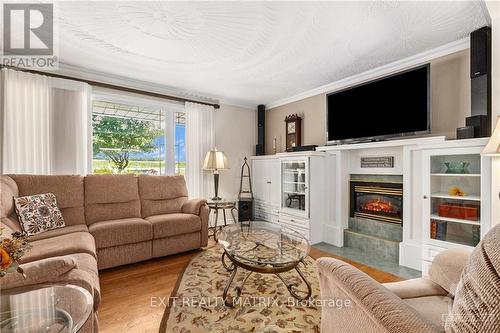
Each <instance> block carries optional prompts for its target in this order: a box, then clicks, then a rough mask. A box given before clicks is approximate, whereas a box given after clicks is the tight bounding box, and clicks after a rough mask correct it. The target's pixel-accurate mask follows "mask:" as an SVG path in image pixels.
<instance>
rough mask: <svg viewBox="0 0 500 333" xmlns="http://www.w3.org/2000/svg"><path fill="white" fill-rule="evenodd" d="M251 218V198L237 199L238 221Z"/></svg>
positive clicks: (250, 219)
mask: <svg viewBox="0 0 500 333" xmlns="http://www.w3.org/2000/svg"><path fill="white" fill-rule="evenodd" d="M252 220H253V200H252V199H248V200H245V199H240V201H238V222H242V221H252Z"/></svg>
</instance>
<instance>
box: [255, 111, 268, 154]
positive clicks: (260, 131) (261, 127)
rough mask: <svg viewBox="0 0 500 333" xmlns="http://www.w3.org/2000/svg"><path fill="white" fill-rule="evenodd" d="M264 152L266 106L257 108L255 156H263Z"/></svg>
mask: <svg viewBox="0 0 500 333" xmlns="http://www.w3.org/2000/svg"><path fill="white" fill-rule="evenodd" d="M265 150H266V106H265V105H262V104H261V105H259V106H258V107H257V146H256V147H255V155H264V154H265Z"/></svg>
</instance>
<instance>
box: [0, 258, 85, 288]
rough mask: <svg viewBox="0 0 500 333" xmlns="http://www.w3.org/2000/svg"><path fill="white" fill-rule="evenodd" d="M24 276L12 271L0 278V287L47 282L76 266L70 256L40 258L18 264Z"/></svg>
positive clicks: (16, 286)
mask: <svg viewBox="0 0 500 333" xmlns="http://www.w3.org/2000/svg"><path fill="white" fill-rule="evenodd" d="M20 267H21V268H22V269H23V271H24V275H25V276H26V278H24V277H23V276H22V275H21V274H19V273H16V272H13V273H9V274H7V275H5V276H4V277H3V278H1V279H0V288H1V289H4V290H7V289H14V288H20V287H27V286H31V285H38V284H43V283H48V282H51V281H54V280H57V278H58V277H59V276H61V275H64V274H66V273H67V272H69V271H71V270H72V269H74V268H75V267H76V260H75V259H74V258H73V257H71V256H62V257H52V258H47V259H41V260H37V261H33V262H29V263H26V264H22V265H21V266H20Z"/></svg>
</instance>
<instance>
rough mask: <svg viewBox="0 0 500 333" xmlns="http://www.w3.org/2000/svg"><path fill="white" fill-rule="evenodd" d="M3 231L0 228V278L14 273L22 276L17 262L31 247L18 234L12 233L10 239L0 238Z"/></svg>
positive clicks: (24, 237) (20, 234) (21, 235)
mask: <svg viewBox="0 0 500 333" xmlns="http://www.w3.org/2000/svg"><path fill="white" fill-rule="evenodd" d="M3 229H4V228H0V277H3V276H5V275H6V274H7V273H9V272H14V271H17V272H18V273H21V274H23V275H24V273H23V270H22V268H21V267H19V261H20V260H21V258H22V257H23V256H24V255H25V254H26V252H28V251H29V250H30V249H31V245H30V244H29V243H28V239H27V237H26V236H25V235H24V234H22V233H20V232H14V233H13V234H12V238H7V237H2V233H3Z"/></svg>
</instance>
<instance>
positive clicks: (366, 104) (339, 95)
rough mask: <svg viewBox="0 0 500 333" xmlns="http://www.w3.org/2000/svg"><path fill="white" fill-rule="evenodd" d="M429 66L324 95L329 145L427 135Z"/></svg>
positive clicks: (428, 127)
mask: <svg viewBox="0 0 500 333" xmlns="http://www.w3.org/2000/svg"><path fill="white" fill-rule="evenodd" d="M429 76H430V65H429V64H427V65H424V66H420V67H417V68H413V69H410V70H407V71H404V72H401V73H397V74H394V75H391V76H387V77H384V78H381V79H378V80H374V81H371V82H368V83H363V84H360V85H358V86H355V87H350V88H348V89H344V90H341V91H335V92H332V93H330V94H328V95H327V131H328V132H327V137H328V143H329V144H338V143H348V142H358V141H368V140H379V139H388V138H394V137H400V136H405V135H417V134H424V133H429V132H430V96H429V95H430V93H429Z"/></svg>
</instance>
